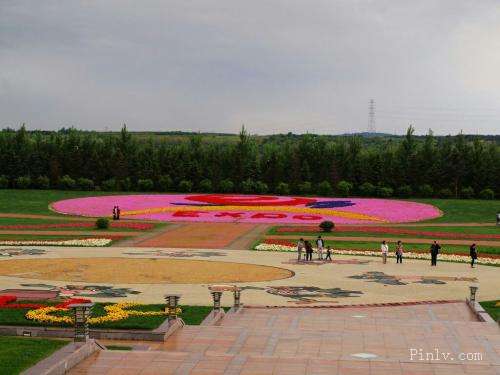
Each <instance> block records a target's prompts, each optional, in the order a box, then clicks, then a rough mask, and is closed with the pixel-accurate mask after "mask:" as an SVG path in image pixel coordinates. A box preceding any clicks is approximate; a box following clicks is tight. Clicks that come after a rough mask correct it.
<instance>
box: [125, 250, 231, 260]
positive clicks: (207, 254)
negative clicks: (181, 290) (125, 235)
mask: <svg viewBox="0 0 500 375" xmlns="http://www.w3.org/2000/svg"><path fill="white" fill-rule="evenodd" d="M123 254H125V255H148V256H158V257H169V258H193V257H202V258H212V257H225V256H226V255H227V254H226V253H223V252H221V251H194V250H193V251H167V250H145V251H138V252H133V253H132V252H127V253H123Z"/></svg>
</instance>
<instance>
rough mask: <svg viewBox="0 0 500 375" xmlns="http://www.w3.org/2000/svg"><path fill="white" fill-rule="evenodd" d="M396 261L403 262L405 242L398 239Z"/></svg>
mask: <svg viewBox="0 0 500 375" xmlns="http://www.w3.org/2000/svg"><path fill="white" fill-rule="evenodd" d="M396 263H403V243H402V242H401V241H398V243H397V245H396Z"/></svg>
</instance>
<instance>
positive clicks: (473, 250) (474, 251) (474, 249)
mask: <svg viewBox="0 0 500 375" xmlns="http://www.w3.org/2000/svg"><path fill="white" fill-rule="evenodd" d="M476 259H477V246H476V244H475V243H473V244H472V245H471V246H470V266H471V268H474V262H475V261H476Z"/></svg>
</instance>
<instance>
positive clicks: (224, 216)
mask: <svg viewBox="0 0 500 375" xmlns="http://www.w3.org/2000/svg"><path fill="white" fill-rule="evenodd" d="M114 206H119V207H120V208H121V215H122V216H123V217H124V218H127V217H129V218H137V219H153V220H161V221H189V222H244V223H319V222H321V221H323V220H331V221H334V222H335V223H341V224H354V223H382V222H390V223H392V222H409V221H419V220H424V219H431V218H434V217H438V216H440V215H441V211H439V210H438V209H437V208H436V207H434V206H431V205H429V204H424V203H417V202H410V201H399V200H390V199H371V198H369V199H368V198H342V199H335V198H312V197H307V198H306V197H286V196H273V195H268V196H261V195H237V194H143V195H116V196H99V197H84V198H75V199H66V200H62V201H58V202H55V203H54V204H53V205H52V207H53V209H54V210H55V211H57V212H61V213H65V214H72V215H83V216H110V215H111V212H112V209H113V207H114Z"/></svg>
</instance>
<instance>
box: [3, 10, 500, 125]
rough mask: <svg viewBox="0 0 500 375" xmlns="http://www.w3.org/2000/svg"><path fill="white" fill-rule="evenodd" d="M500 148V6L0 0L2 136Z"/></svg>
mask: <svg viewBox="0 0 500 375" xmlns="http://www.w3.org/2000/svg"><path fill="white" fill-rule="evenodd" d="M370 99H374V100H375V105H376V109H375V122H376V129H377V131H383V132H390V133H398V134H401V133H402V132H403V131H404V130H405V129H406V127H407V126H408V124H410V123H411V124H414V126H415V127H416V129H417V132H418V133H425V132H426V131H427V129H428V128H432V129H433V130H434V131H435V133H438V134H449V133H453V134H454V133H456V132H458V131H460V129H463V131H464V132H466V133H474V134H475V133H489V134H499V133H500V130H499V129H500V1H498V0H478V1H469V0H465V1H462V0H441V1H434V0H422V1H414V0H392V1H386V0H373V1H369V0H364V1H357V0H342V1H341V0H325V1H319V0H318V1H316V0H311V1H307V0H301V1H297V0H265V1H264V0H262V1H260V0H258V1H239V0H227V1H226V0H214V1H210V0H199V1H189V0H179V1H174V0H162V1H152V0H151V1H150V0H141V1H137V0H130V1H125V0H119V1H118V0H116V1H112V0H102V1H81V2H79V1H72V0H68V1H50V0H48V1H47V0H46V1H39V0H33V1H24V0H15V1H14V0H12V1H11V0H0V127H5V126H11V127H17V126H19V124H20V123H23V122H25V123H26V124H27V126H28V127H29V128H30V129H35V128H38V129H58V128H60V127H62V126H75V127H78V128H83V129H96V130H103V129H105V128H108V129H119V128H120V126H121V124H123V123H126V124H127V125H128V126H129V128H130V129H132V130H157V131H158V130H163V131H166V130H193V131H219V132H236V131H238V129H239V128H240V126H241V124H243V123H244V124H245V125H246V126H247V127H248V128H249V129H250V131H251V132H252V133H258V134H268V133H275V132H288V131H292V132H296V133H304V132H316V133H332V134H337V133H343V132H354V131H366V129H367V127H368V104H369V100H370Z"/></svg>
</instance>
